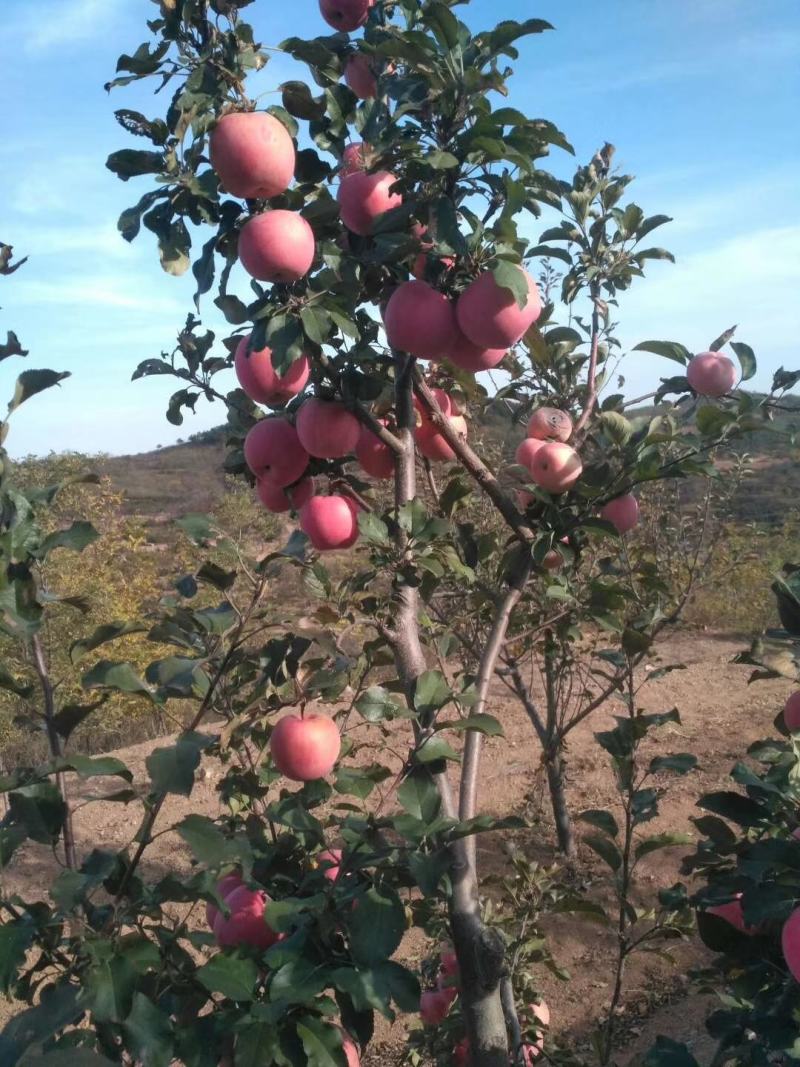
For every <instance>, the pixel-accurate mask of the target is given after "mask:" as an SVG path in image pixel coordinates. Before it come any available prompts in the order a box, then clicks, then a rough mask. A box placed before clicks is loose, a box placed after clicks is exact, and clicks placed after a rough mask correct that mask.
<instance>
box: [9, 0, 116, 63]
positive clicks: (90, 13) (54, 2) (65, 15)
mask: <svg viewBox="0 0 800 1067" xmlns="http://www.w3.org/2000/svg"><path fill="white" fill-rule="evenodd" d="M121 6H122V3H121V0H50V2H49V3H44V4H43V3H41V2H39V3H37V4H36V5H35V8H36V10H35V11H34V10H30V11H26V12H25V15H24V16H23V18H22V25H21V27H20V30H19V33H20V35H21V37H22V40H23V42H24V44H23V47H24V49H25V51H26V52H28V53H30V52H36V51H40V50H42V49H49V48H54V47H56V46H59V45H67V44H76V43H79V42H83V41H88V40H92V39H93V38H97V37H99V36H100V35H101V34H102V33H103V32H104V31H105V30H106V29H108V27H109V26H111V25H112V24H113V22H114V19H115V18H116V16H117V13H118V12H119V10H120V9H121ZM30 7H31V8H33V7H34V5H32V4H31V5H30Z"/></svg>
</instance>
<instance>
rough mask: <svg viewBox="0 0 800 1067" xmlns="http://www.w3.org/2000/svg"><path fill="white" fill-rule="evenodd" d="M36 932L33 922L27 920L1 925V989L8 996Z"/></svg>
mask: <svg viewBox="0 0 800 1067" xmlns="http://www.w3.org/2000/svg"><path fill="white" fill-rule="evenodd" d="M35 934H36V929H35V927H34V925H33V923H30V922H26V921H25V920H15V921H13V922H4V923H3V924H2V925H0V990H2V991H3V993H5V994H6V996H8V995H9V994H10V993H11V987H12V985H13V983H14V982H16V979H17V974H18V972H19V971H20V969H21V967H22V965H23V964H24V963H25V957H26V953H27V951H28V948H29V947H30V945H31V942H32V941H33V938H34V936H35Z"/></svg>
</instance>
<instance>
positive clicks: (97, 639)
mask: <svg viewBox="0 0 800 1067" xmlns="http://www.w3.org/2000/svg"><path fill="white" fill-rule="evenodd" d="M145 629H146V628H145V627H144V626H142V625H141V624H140V623H138V622H109V623H106V624H105V625H104V626H98V627H97V629H96V630H95V631H94V633H93V634H92V635H91V637H85V638H83V640H80V641H73V642H72V644H71V645H70V646H69V658H70V659H71V660H72V662H73V663H79V662H80V660H81V659H83V657H84V656H85V655H86V653H87V652H92V651H93V650H94V649H95V648H99V647H100V646H101V645H105V644H107V642H109V641H116V639H117V638H118V637H125V636H126V635H127V634H140V633H144V631H145Z"/></svg>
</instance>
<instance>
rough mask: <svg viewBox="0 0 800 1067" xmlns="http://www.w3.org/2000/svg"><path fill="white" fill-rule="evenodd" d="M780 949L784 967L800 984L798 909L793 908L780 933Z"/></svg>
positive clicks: (799, 920) (799, 918) (799, 922)
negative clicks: (784, 961)
mask: <svg viewBox="0 0 800 1067" xmlns="http://www.w3.org/2000/svg"><path fill="white" fill-rule="evenodd" d="M781 947H782V948H783V958H784V959H785V960H786V966H787V967H788V968H789V970H790V971H791V973H792V977H793V978H794V980H795V981H796V982H800V908H795V910H794V911H793V912H792V914H791V915H790V916H789V918H788V919H787V920H786V922H785V923H784V924H783V931H782V933H781Z"/></svg>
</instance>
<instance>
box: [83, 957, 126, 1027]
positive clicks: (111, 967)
mask: <svg viewBox="0 0 800 1067" xmlns="http://www.w3.org/2000/svg"><path fill="white" fill-rule="evenodd" d="M81 985H82V987H83V996H82V998H81V999H82V1001H83V1002H84V1003H85V1004H86V1006H87V1007H89V1008H90V1009H91V1011H92V1013H93V1015H94V1017H95V1019H96V1020H97V1021H98V1022H101V1023H121V1022H122V1021H123V1019H125V1018H126V1017H127V1015H128V1013H129V1012H130V1010H131V1003H132V1000H133V991H134V988H135V985H136V971H135V970H134V969H133V966H132V965H131V963H130V961H129V960H127V959H125V957H124V956H112V957H111V958H110V959H106V960H102V961H101V962H99V963H96V964H95V965H94V966H93V967H92V968H91V969H90V970H89V971H88V974H86V975H84V976H83V977H82V980H81Z"/></svg>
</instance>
